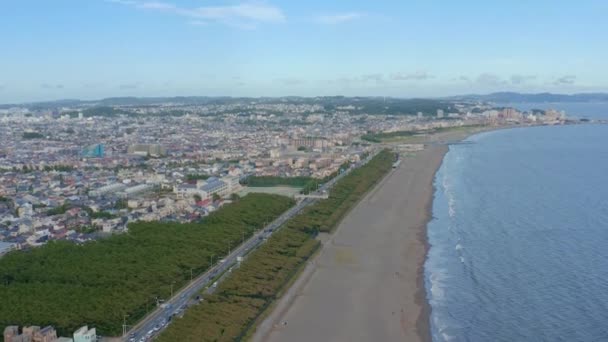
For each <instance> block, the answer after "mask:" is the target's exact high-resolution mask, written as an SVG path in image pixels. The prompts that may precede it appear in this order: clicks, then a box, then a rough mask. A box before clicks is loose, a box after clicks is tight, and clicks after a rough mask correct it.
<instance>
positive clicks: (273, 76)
mask: <svg viewBox="0 0 608 342" xmlns="http://www.w3.org/2000/svg"><path fill="white" fill-rule="evenodd" d="M0 13H2V15H1V20H0V30H1V31H0V32H2V34H0V46H2V49H0V103H14V102H23V101H37V100H52V99H63V98H81V99H95V98H102V97H109V96H172V95H211V96H213V95H229V96H282V95H302V96H316V95H386V96H396V97H420V96H424V97H429V96H444V95H455V94H465V93H487V92H493V91H503V90H511V91H522V92H541V91H551V92H563V93H573V92H591V91H608V62H607V61H608V44H606V39H607V38H606V37H608V20H606V14H607V13H608V2H606V1H604V0H601V1H600V0H596V1H593V0H579V1H555V0H553V1H546V0H535V1H529V0H526V1H523V0H509V1H502V0H498V1H485V0H484V1H481V0H476V1H474V0H460V1H452V0H442V1H440V0H426V1H404V0H394V1H382V0H377V1H371V0H370V1H352V0H349V1H347V0H337V1H322V0H308V1H292V0H289V1H288V0H261V1H255V0H254V1H248V0H243V1H238V0H237V1H229V0H167V1H147V0H49V1H46V0H45V1H41V0H19V1H10V0H7V1H0Z"/></svg>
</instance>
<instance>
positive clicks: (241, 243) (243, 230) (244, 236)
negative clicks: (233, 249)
mask: <svg viewBox="0 0 608 342" xmlns="http://www.w3.org/2000/svg"><path fill="white" fill-rule="evenodd" d="M241 233H243V242H241V244H245V231H244V230H243V231H242V232H241Z"/></svg>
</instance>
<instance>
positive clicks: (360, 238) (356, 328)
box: [253, 145, 447, 342]
mask: <svg viewBox="0 0 608 342" xmlns="http://www.w3.org/2000/svg"><path fill="white" fill-rule="evenodd" d="M446 151H447V147H446V146H439V145H431V146H427V148H426V149H425V150H423V151H420V152H416V153H414V154H413V155H412V156H408V157H406V158H404V159H403V161H402V163H401V164H400V165H399V167H398V168H397V169H395V170H394V171H392V172H391V173H390V174H389V175H388V176H387V177H386V178H385V179H384V180H383V181H382V182H381V183H380V184H379V185H378V186H377V187H376V188H375V189H373V190H372V191H371V192H370V193H368V194H367V195H366V197H365V198H364V199H363V200H362V201H361V202H360V203H359V204H358V205H357V206H356V207H355V208H354V209H353V210H352V211H351V212H350V213H349V214H348V215H347V216H346V217H345V218H344V220H343V221H342V223H341V224H340V225H339V226H338V228H337V230H336V232H335V233H334V234H333V235H331V236H330V237H329V239H328V240H327V241H326V242H325V243H324V245H323V248H322V249H321V252H320V253H319V255H318V256H317V257H316V258H315V259H314V260H313V261H312V262H311V263H310V264H309V265H307V268H306V270H305V271H304V274H303V277H301V278H300V279H298V281H296V284H295V285H294V287H292V289H290V290H289V291H288V293H287V295H286V296H284V297H283V298H281V300H280V301H279V302H278V303H277V305H276V306H275V310H274V311H273V312H271V313H270V315H269V316H268V318H267V320H266V321H264V322H262V324H261V325H260V326H259V327H258V329H257V330H256V333H255V335H254V337H253V341H270V342H277V341H289V342H300V341H302V342H304V341H327V342H331V341H428V340H429V339H430V333H429V327H428V314H429V312H428V305H427V304H426V300H425V291H424V284H423V279H424V278H423V264H424V260H425V255H426V248H427V247H426V223H427V222H428V220H429V219H430V208H431V204H432V197H433V186H432V182H433V179H434V174H435V171H436V170H437V168H438V167H439V165H440V164H441V160H442V158H443V156H444V154H445V152H446ZM290 296H291V298H290ZM265 327H266V328H265Z"/></svg>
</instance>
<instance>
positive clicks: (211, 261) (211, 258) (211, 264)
mask: <svg viewBox="0 0 608 342" xmlns="http://www.w3.org/2000/svg"><path fill="white" fill-rule="evenodd" d="M214 256H215V255H211V256H209V268H211V267H213V257H214Z"/></svg>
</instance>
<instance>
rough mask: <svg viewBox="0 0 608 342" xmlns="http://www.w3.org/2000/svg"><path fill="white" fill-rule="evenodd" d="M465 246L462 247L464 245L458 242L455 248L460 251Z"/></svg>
mask: <svg viewBox="0 0 608 342" xmlns="http://www.w3.org/2000/svg"><path fill="white" fill-rule="evenodd" d="M463 248H464V247H462V245H461V244H456V247H455V248H454V249H455V250H457V251H460V250H462V249H463Z"/></svg>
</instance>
